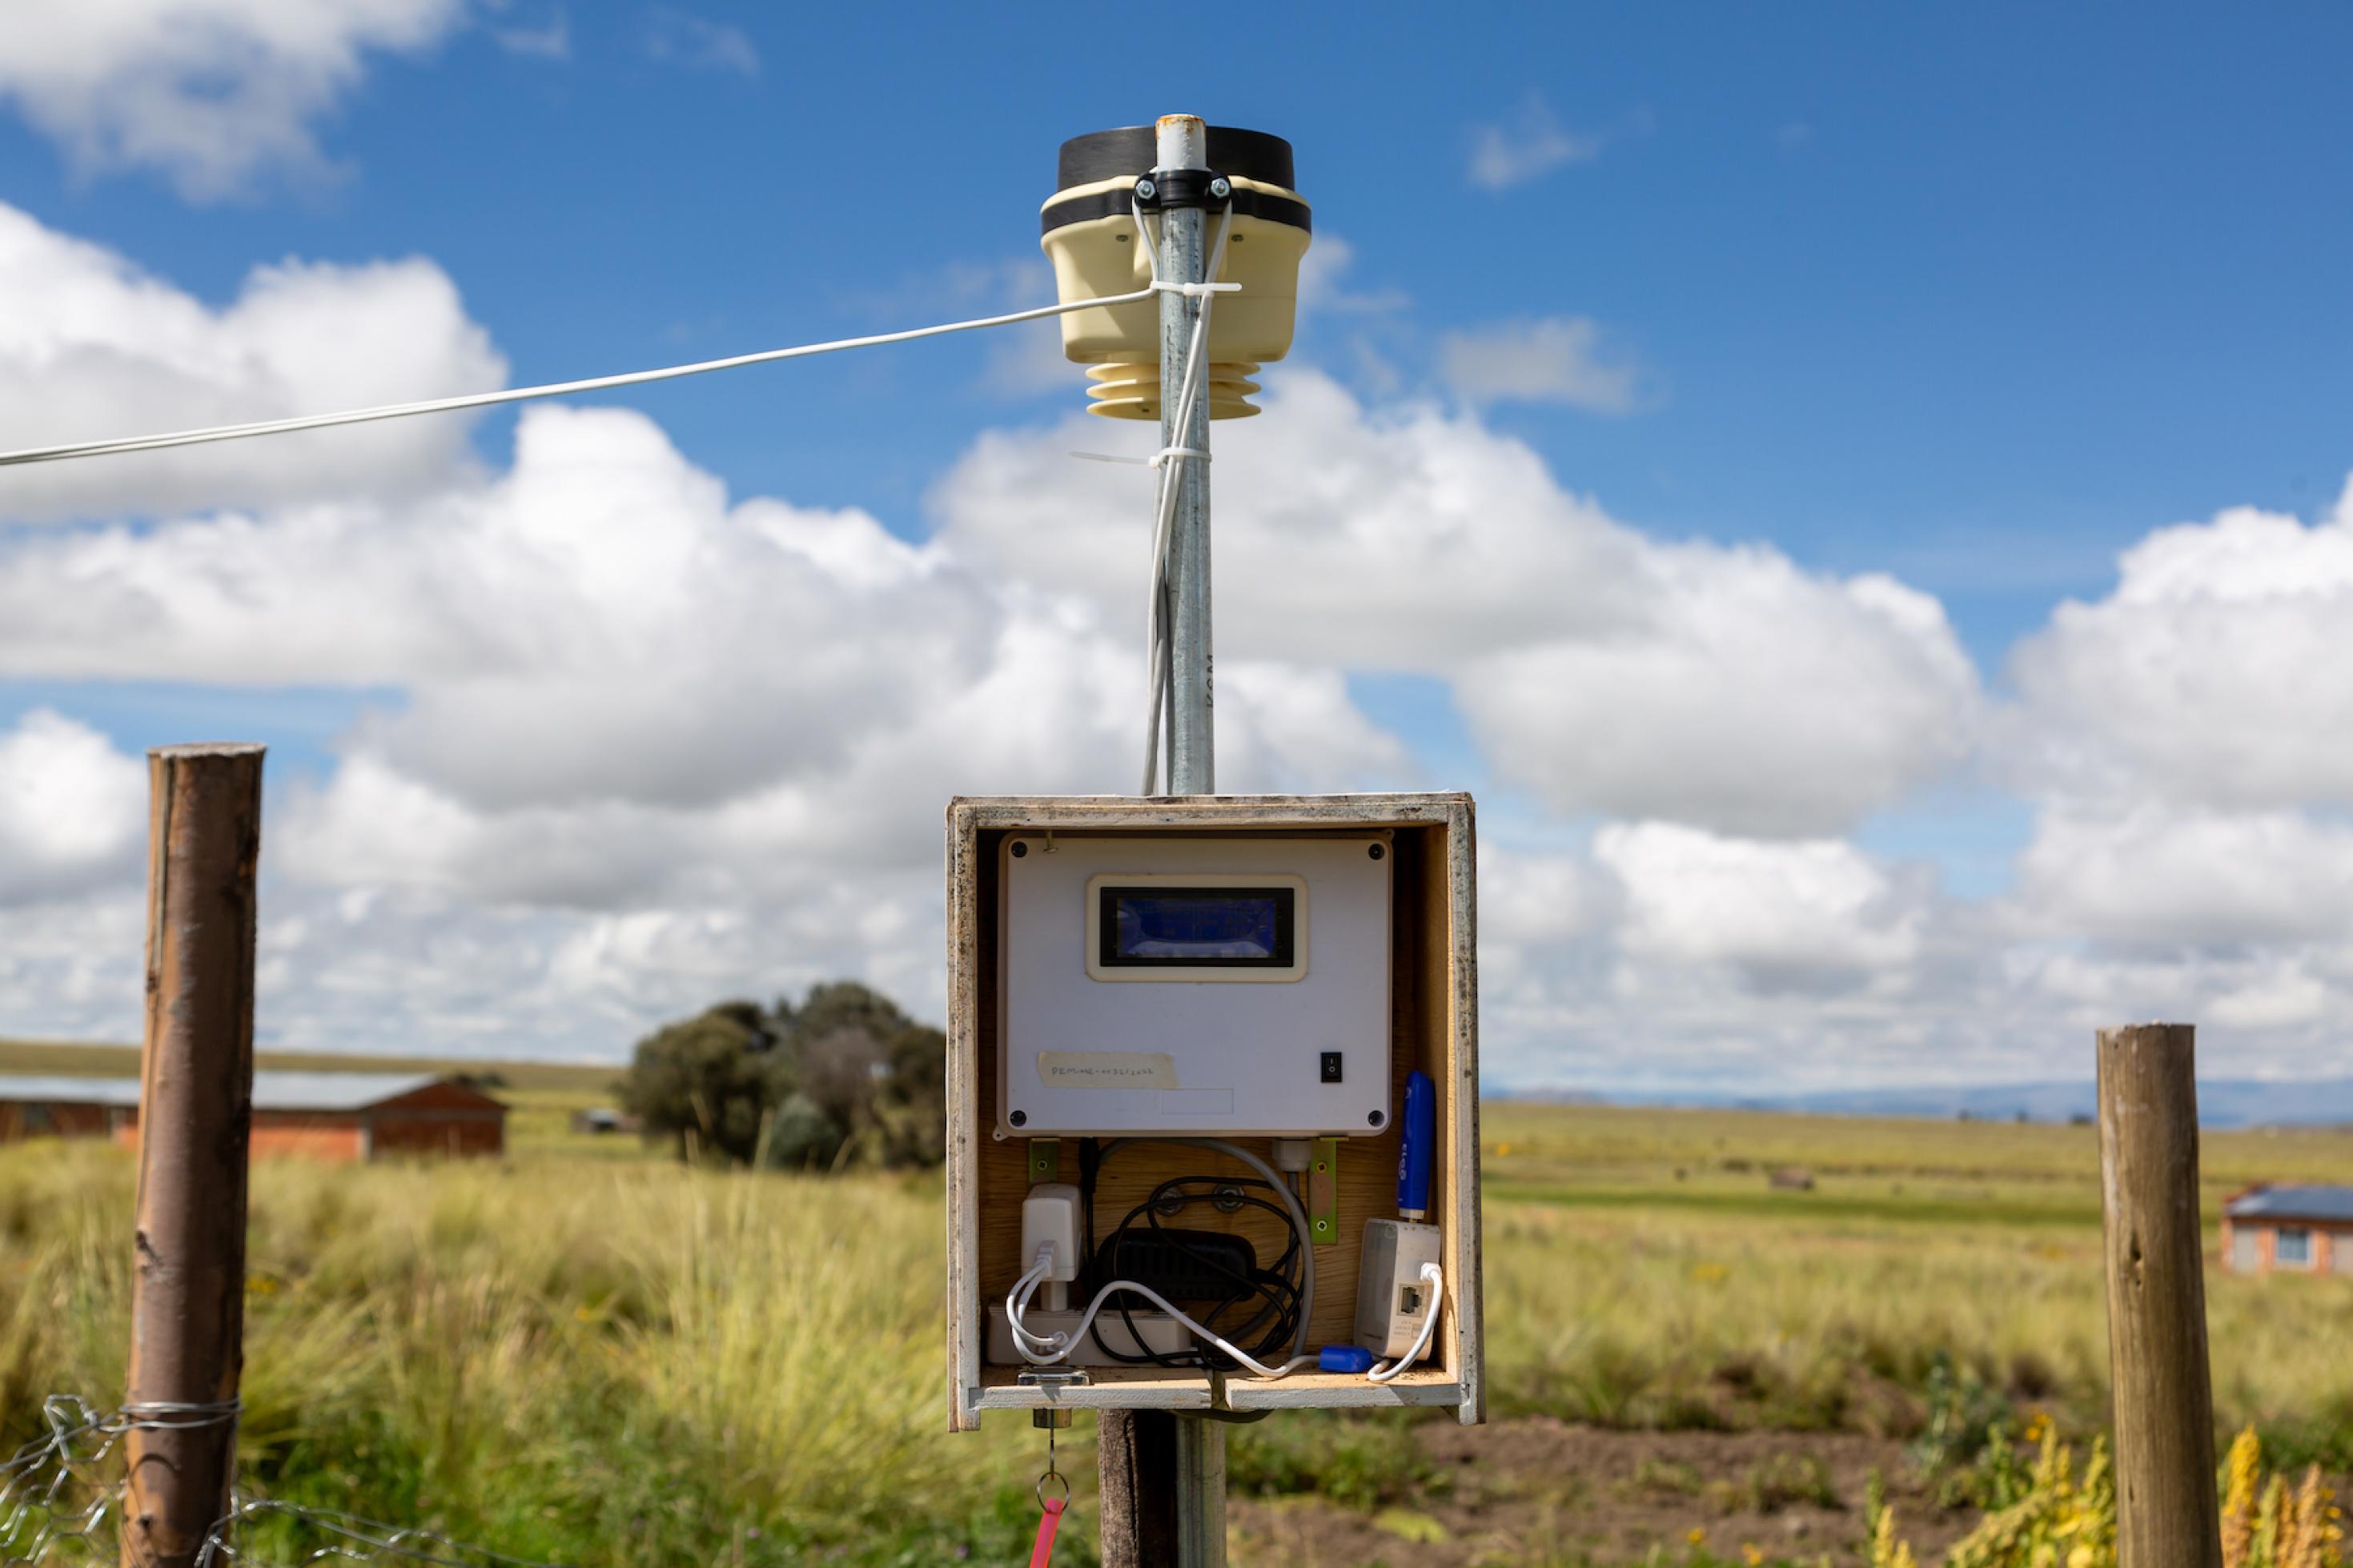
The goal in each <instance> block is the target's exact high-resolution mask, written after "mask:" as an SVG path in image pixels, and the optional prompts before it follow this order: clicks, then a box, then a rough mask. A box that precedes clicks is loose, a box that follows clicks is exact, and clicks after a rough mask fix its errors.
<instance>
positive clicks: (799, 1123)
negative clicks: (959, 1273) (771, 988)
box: [620, 980, 947, 1171]
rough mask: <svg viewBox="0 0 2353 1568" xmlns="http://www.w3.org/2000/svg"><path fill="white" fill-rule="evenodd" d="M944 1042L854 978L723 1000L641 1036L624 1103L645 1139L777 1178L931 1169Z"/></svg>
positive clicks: (941, 1138)
mask: <svg viewBox="0 0 2353 1568" xmlns="http://www.w3.org/2000/svg"><path fill="white" fill-rule="evenodd" d="M946 1047H947V1041H946V1037H944V1036H943V1035H942V1034H941V1033H940V1031H939V1030H937V1029H934V1028H932V1027H930V1026H927V1025H923V1024H918V1023H916V1022H915V1021H914V1020H913V1019H912V1018H909V1017H908V1016H907V1015H906V1014H905V1013H904V1012H902V1011H901V1010H900V1007H899V1005H898V1004H897V1003H895V1002H893V1001H892V1000H891V999H890V998H889V997H887V996H885V995H883V994H881V993H880V992H878V991H875V990H873V989H872V988H871V987H869V986H866V985H861V984H859V983H857V982H856V981H849V980H841V981H834V982H831V983H828V984H820V985H815V986H812V987H810V989H809V992H808V994H807V996H806V997H805V998H804V999H803V1000H802V1001H801V1002H800V1003H799V1005H795V1004H794V1003H793V1002H792V1001H791V999H790V998H786V999H783V1000H780V1001H778V1002H777V1004H776V1007H775V1008H774V1009H773V1010H772V1011H766V1012H764V1011H762V1010H761V1009H760V1008H759V1007H758V1006H757V1005H754V1004H752V1003H749V1002H729V1003H725V1004H723V1005H720V1006H717V1007H713V1008H712V1009H711V1010H710V1011H709V1012H706V1013H704V1014H702V1016H699V1017H694V1018H690V1019H687V1020H685V1021H684V1022H682V1023H677V1024H672V1025H670V1026H667V1027H665V1028H662V1029H659V1030H658V1031H656V1032H655V1033H653V1034H651V1035H649V1036H648V1037H646V1038H645V1039H644V1040H642V1041H640V1042H638V1048H637V1055H636V1059H635V1060H634V1062H633V1063H632V1065H631V1067H630V1068H629V1072H628V1077H627V1078H626V1079H623V1080H622V1083H621V1085H620V1096H621V1102H622V1104H623V1105H624V1106H625V1107H627V1108H628V1110H630V1111H631V1112H633V1113H634V1114H635V1115H637V1116H638V1118H639V1119H640V1121H641V1122H642V1124H643V1126H644V1129H645V1131H646V1133H647V1135H648V1136H649V1137H650V1136H663V1137H668V1138H669V1139H670V1140H671V1141H672V1142H673V1143H674V1144H675V1145H676V1146H677V1148H678V1149H679V1151H680V1152H681V1154H683V1153H684V1152H686V1150H687V1148H688V1146H689V1142H688V1140H689V1135H690V1134H691V1136H692V1141H693V1146H694V1147H695V1148H698V1149H701V1150H702V1151H705V1152H715V1153H717V1154H719V1155H721V1156H723V1157H724V1158H726V1159H729V1160H734V1161H743V1162H746V1163H749V1162H753V1161H761V1162H764V1163H766V1164H767V1165H769V1166H771V1167H773V1168H776V1169H780V1170H793V1171H807V1170H815V1171H832V1170H838V1169H841V1168H843V1167H845V1166H848V1165H851V1164H869V1165H883V1166H908V1165H936V1164H938V1163H940V1160H941V1159H942V1157H943V1156H944V1152H945V1144H946V1121H947V1106H946V1090H945V1084H944V1077H943V1065H944V1056H945V1053H946Z"/></svg>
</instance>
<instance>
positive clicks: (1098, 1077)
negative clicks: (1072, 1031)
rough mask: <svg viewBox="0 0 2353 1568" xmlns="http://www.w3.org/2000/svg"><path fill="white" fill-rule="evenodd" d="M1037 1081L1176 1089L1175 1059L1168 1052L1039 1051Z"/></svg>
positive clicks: (1083, 1086) (1056, 1085)
mask: <svg viewBox="0 0 2353 1568" xmlns="http://www.w3.org/2000/svg"><path fill="white" fill-rule="evenodd" d="M1038 1081H1039V1083H1042V1084H1044V1085H1045V1086H1046V1087H1047V1088H1048V1089H1175V1088H1176V1087H1177V1083H1176V1058H1175V1057H1172V1056H1170V1055H1169V1054H1168V1053H1167V1052H1166V1051H1039V1053H1038Z"/></svg>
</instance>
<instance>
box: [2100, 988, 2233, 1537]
mask: <svg viewBox="0 0 2353 1568" xmlns="http://www.w3.org/2000/svg"><path fill="white" fill-rule="evenodd" d="M2196 1044H2197V1030H2196V1029H2195V1027H2193V1026H2190V1025H2189V1024H2140V1025H2135V1026H2131V1027H2127V1028H2122V1029H2103V1030H2101V1031H2100V1033H2099V1104H2100V1211H2101V1215H2102V1219H2103V1223H2104V1226H2105V1238H2106V1253H2107V1272H2108V1375H2109V1379H2110V1381H2111V1383H2112V1384H2114V1386H2115V1390H2116V1557H2117V1562H2118V1564H2119V1568H2222V1533H2221V1510H2220V1509H2219V1507H2218V1505H2217V1503H2216V1500H2215V1494H2214V1391H2213V1384H2212V1373H2211V1369H2210V1366H2209V1363H2208V1362H2207V1355H2206V1249H2205V1233H2204V1231H2203V1230H2202V1229H2201V1228H2200V1224H2199V1212H2198V1083H2197V1078H2196V1074H2195V1065H2196V1056H2197V1051H2196Z"/></svg>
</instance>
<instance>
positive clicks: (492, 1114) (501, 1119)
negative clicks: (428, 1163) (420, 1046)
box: [0, 1072, 507, 1160]
mask: <svg viewBox="0 0 2353 1568" xmlns="http://www.w3.org/2000/svg"><path fill="white" fill-rule="evenodd" d="M506 1116H507V1108H506V1107H505V1106H504V1105H502V1104H501V1103H500V1102H499V1101H498V1100H493V1099H491V1097H490V1096H489V1095H487V1094H484V1093H482V1092H481V1091H480V1089H470V1088H468V1087H467V1086H466V1085H464V1084H462V1083H459V1082H457V1081H455V1080H454V1079H446V1078H436V1077H433V1076H431V1075H429V1074H425V1075H417V1074H408V1073H368V1072H258V1073H256V1074H254V1075H253V1142H252V1149H253V1152H254V1153H255V1154H256V1155H269V1154H307V1155H310V1156H311V1157H312V1158H314V1159H321V1160H373V1159H375V1158H376V1157H377V1156H378V1155H383V1154H415V1155H444V1156H453V1155H489V1156H492V1157H495V1156H497V1155H499V1154H501V1153H503V1152H505V1151H506ZM39 1137H64V1138H111V1139H113V1140H114V1141H115V1142H118V1143H121V1145H123V1146H124V1147H125V1148H134V1149H135V1148H137V1147H138V1145H139V1080H138V1079H116V1078H0V1142H16V1141H17V1140H19V1139H23V1138H39Z"/></svg>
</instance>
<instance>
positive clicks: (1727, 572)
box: [933, 370, 1978, 834]
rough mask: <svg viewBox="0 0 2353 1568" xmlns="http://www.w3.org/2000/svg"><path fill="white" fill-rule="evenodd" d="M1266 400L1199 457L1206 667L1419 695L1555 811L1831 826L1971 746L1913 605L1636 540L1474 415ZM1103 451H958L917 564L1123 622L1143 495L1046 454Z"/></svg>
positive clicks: (1849, 585)
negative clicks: (1415, 680)
mask: <svg viewBox="0 0 2353 1568" xmlns="http://www.w3.org/2000/svg"><path fill="white" fill-rule="evenodd" d="M1267 407H1268V412H1267V414H1266V415H1265V416H1263V417H1261V418H1258V419H1253V420H1250V421H1248V422H1247V423H1242V424H1236V425H1229V426H1219V427H1218V434H1217V436H1216V437H1215V440H1216V444H1217V450H1218V467H1217V520H1218V521H1217V524H1216V527H1217V558H1218V566H1219V578H1218V584H1219V585H1218V599H1217V615H1218V623H1219V646H1220V647H1248V648H1251V649H1254V650H1260V651H1261V652H1263V653H1264V654H1267V655H1270V656H1272V657H1276V658H1283V659H1286V660H1289V661H1291V662H1293V663H1298V664H1302V665H1312V664H1316V663H1329V664H1338V665H1341V666H1344V667H1348V668H1371V669H1388V670H1409V671H1419V672H1428V673H1431V674H1436V675H1440V676H1443V677H1445V678H1446V679H1449V680H1451V682H1452V683H1453V689H1454V694H1455V700H1456V702H1457V705H1458V706H1459V707H1460V708H1461V710H1462V711H1463V713H1464V715H1465V716H1466V718H1467V719H1468V720H1469V721H1470V723H1471V725H1472V731H1473V732H1474V734H1475V735H1476V736H1477V738H1478V740H1479V742H1480V743H1481V745H1482V748H1483V749H1484V750H1485V752H1487V754H1488V756H1489V757H1490V758H1491V759H1492V760H1493V763H1494V765H1495V766H1496V767H1497V769H1498V770H1499V771H1500V772H1501V773H1503V774H1504V776H1505V777H1506V778H1507V779H1509V780H1511V781H1512V782H1514V783H1517V784H1525V786H1527V787H1528V788H1530V789H1531V790H1533V791H1535V792H1536V793H1537V795H1540V796H1541V797H1542V798H1543V799H1545V800H1546V801H1547V802H1549V803H1551V804H1552V805H1555V806H1556V807H1557V808H1559V809H1561V810H1563V811H1570V812H1576V811H1594V810H1599V811H1603V812H1608V813H1611V814H1614V815H1626V816H1676V817H1681V818H1683V820H1687V821H1691V822H1694V823H1698V824H1702V825H1705V826H1719V827H1725V828H1730V829H1734V830H1737V831H1745V832H1762V833H1771V834H1820V833H1827V832H1835V831H1838V830H1840V829H1841V828H1843V827H1845V826H1848V825H1850V824H1851V823H1852V821H1854V820H1855V819H1856V818H1857V817H1859V816H1862V814H1865V813H1867V812H1870V811H1873V810H1875V809H1878V808H1881V807H1883V806H1886V805H1892V804H1894V802H1896V801H1897V800H1899V799H1900V798H1901V797H1902V796H1903V795H1904V794H1905V792H1906V791H1907V790H1909V789H1911V788H1912V787H1914V786H1915V785H1918V784H1924V783H1926V782H1927V781H1929V780H1932V779H1934V778H1936V776H1938V775H1939V774H1940V773H1944V772H1947V771H1948V770H1950V769H1951V768H1953V767H1955V766H1957V765H1958V763H1960V762H1961V761H1962V760H1963V759H1964V758H1965V757H1966V756H1967V755H1968V751H1969V745H1970V738H1971V736H1972V734H1973V732H1974V730H1975V726H1976V723H1977V709H1978V689H1977V680H1976V675H1975V672H1974V669H1973V668H1972V667H1971V666H1970V664H1969V661H1968V657H1967V655H1966V654H1964V653H1963V652H1962V651H1961V649H1960V647H1959V645H1958V643H1957V641H1956V639H1955V638H1954V637H1953V634H1952V630H1951V628H1950V626H1948V625H1947V623H1946V620H1945V617H1944V614H1943V610H1942V608H1941V606H1939V605H1937V604H1936V601H1935V600H1934V599H1932V598H1929V597H1927V596H1926V595H1920V594H1916V593H1914V592H1912V591H1911V590H1909V589H1906V588H1904V587H1902V586H1901V585H1899V584H1895V583H1894V582H1892V581H1889V580H1887V579H1885V578H1880V577H1860V578H1852V579H1839V578H1831V577H1825V576H1819V575H1815V574H1808V573H1805V572H1801V571H1799V569H1798V568H1797V567H1795V566H1794V565H1792V564H1791V563H1789V562H1788V560H1787V559H1786V558H1785V557H1783V556H1781V555H1780V554H1778V552H1774V551H1772V550H1769V549H1764V548H1757V547H1749V548H1739V549H1726V548H1724V547H1720V546H1715V545H1707V544H1678V545H1661V544H1658V543H1655V542H1651V541H1650V540H1648V539H1646V538H1644V537H1643V536H1642V535H1641V534H1639V533H1637V532H1636V531H1633V530H1631V529H1630V528H1628V527H1626V526H1625V525H1624V524H1622V523H1620V522H1618V521H1614V520H1613V519H1611V518H1609V516H1608V515H1606V514H1605V513H1604V512H1602V511H1601V510H1600V509H1599V507H1598V506H1596V505H1595V504H1594V503H1593V502H1592V501H1590V500H1586V499H1584V498H1581V497H1578V496H1576V495H1573V494H1570V493H1568V492H1567V491H1565V490H1564V489H1561V487H1560V486H1559V484H1558V483H1557V482H1556V480H1555V479H1554V478H1553V477H1552V475H1551V474H1550V473H1549V472H1548V471H1547V470H1546V467H1545V465H1544V463H1543V462H1542V460H1541V459H1540V458H1537V457H1536V455H1535V453H1534V452H1532V451H1531V450H1529V449H1528V447H1525V445H1523V444H1522V443H1520V442H1518V441H1514V440H1512V439H1510V438H1508V437H1503V436H1500V435H1498V434H1497V433H1495V432H1494V431H1493V430H1491V429H1489V428H1487V427H1486V426H1484V425H1483V424H1482V423H1481V422H1480V421H1479V420H1478V419H1477V418H1476V417H1475V416H1469V415H1463V416H1447V415H1445V414H1443V413H1441V412H1440V411H1438V410H1436V409H1433V408H1430V407H1428V406H1419V405H1409V406H1407V407H1405V408H1402V409H1397V410H1390V411H1388V412H1378V413H1377V412H1373V411H1369V410H1367V409H1366V408H1365V407H1364V406H1363V405H1359V404H1358V403H1356V401H1355V400H1354V399H1353V398H1351V397H1349V396H1348V395H1346V394H1345V392H1343V391H1341V390H1340V388H1339V387H1338V386H1337V385H1335V384H1333V383H1332V382H1331V381H1330V380H1328V379H1327V378H1325V377H1324V376H1322V375H1319V374H1315V373H1314V372H1309V371H1300V370H1293V371H1289V372H1285V373H1282V374H1279V375H1275V376H1273V377H1272V378H1271V380H1270V383H1269V391H1268V394H1267ZM1113 438H1114V439H1115V438H1116V437H1113ZM1104 439H1105V437H1104V435H1103V433H1102V432H1101V427H1100V426H1096V427H1095V428H1094V429H1092V430H1086V431H1085V432H1084V433H1083V434H1082V432H1081V427H1080V426H1078V424H1077V423H1076V421H1072V422H1069V423H1066V424H1065V425H1064V426H1058V427H1055V428H1052V429H1050V430H1045V431H1039V432H1029V433H1020V434H1012V433H1003V432H999V433H996V434H992V435H989V436H986V437H982V438H981V439H980V441H979V442H978V443H976V445H975V447H974V448H973V449H972V451H971V452H970V453H969V454H968V455H967V456H966V458H965V460H964V461H963V462H961V463H960V464H958V465H957V467H956V468H955V469H954V470H952V471H951V472H950V473H949V474H948V475H947V476H946V477H945V478H944V479H943V480H942V481H941V483H940V484H939V486H938V487H937V489H936V492H935V495H934V502H933V504H934V510H936V511H938V512H939V514H940V515H941V517H942V519H943V524H944V526H943V528H942V531H941V532H940V534H939V536H938V542H939V544H940V545H941V547H942V548H943V549H944V551H946V552H949V553H950V554H951V555H953V556H954V557H955V559H957V560H960V561H964V562H967V563H971V564H972V565H973V566H974V567H975V569H976V570H982V571H987V572H990V573H994V574H998V575H1001V576H1005V577H1018V578H1020V579H1021V580H1024V581H1027V582H1029V583H1031V584H1035V585H1037V586H1039V587H1040V588H1044V589H1047V590H1050V591H1053V592H1057V593H1071V594H1077V595H1083V596H1084V597H1086V598H1088V599H1090V600H1092V602H1094V603H1095V604H1096V605H1098V606H1100V614H1101V615H1102V616H1103V619H1104V622H1105V624H1107V625H1120V624H1123V623H1124V621H1125V620H1126V619H1127V618H1129V617H1130V616H1132V614H1133V606H1134V574H1135V571H1136V560H1137V557H1138V554H1139V552H1141V551H1142V550H1143V549H1144V547H1145V540H1144V538H1143V530H1144V528H1145V522H1146V519H1145V515H1144V514H1145V508H1144V507H1143V506H1142V505H1141V504H1139V503H1140V499H1141V496H1142V494H1143V492H1142V491H1141V489H1140V488H1139V487H1138V485H1137V484H1136V483H1135V482H1134V477H1133V475H1132V473H1131V472H1130V471H1128V470H1124V469H1119V468H1104V467H1103V466H1102V465H1097V464H1083V463H1075V462H1072V461H1071V460H1070V459H1069V458H1068V456H1067V454H1068V452H1069V451H1070V450H1071V448H1072V447H1081V446H1088V445H1098V446H1099V445H1102V444H1103V441H1104ZM1139 444H1140V443H1139ZM1121 517H1128V518H1132V519H1134V524H1133V527H1132V529H1131V530H1130V531H1122V530H1121V529H1120V528H1119V527H1117V526H1116V524H1115V523H1114V524H1113V525H1112V526H1106V524H1105V521H1104V520H1105V519H1106V518H1110V519H1114V520H1115V519H1118V518H1121Z"/></svg>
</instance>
